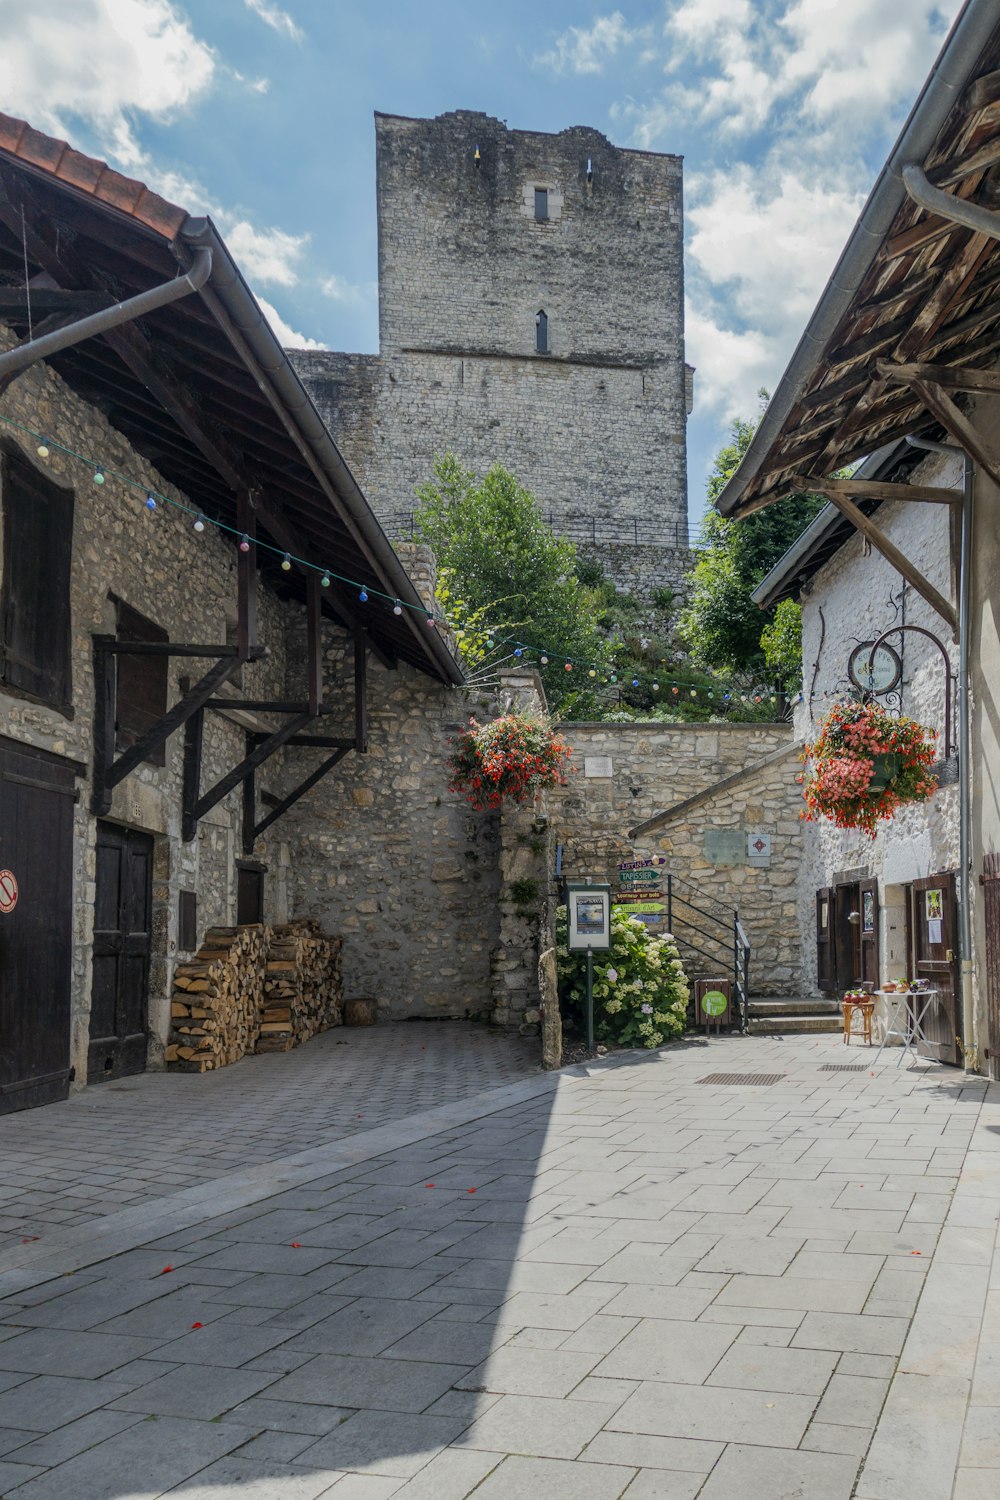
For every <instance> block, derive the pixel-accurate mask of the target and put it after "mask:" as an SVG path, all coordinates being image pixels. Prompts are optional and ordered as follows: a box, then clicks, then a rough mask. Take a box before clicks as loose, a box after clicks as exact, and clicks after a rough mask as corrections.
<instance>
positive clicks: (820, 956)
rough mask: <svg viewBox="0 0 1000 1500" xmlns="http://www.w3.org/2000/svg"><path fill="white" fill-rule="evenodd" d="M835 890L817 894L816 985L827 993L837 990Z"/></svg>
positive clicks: (822, 891)
mask: <svg viewBox="0 0 1000 1500" xmlns="http://www.w3.org/2000/svg"><path fill="white" fill-rule="evenodd" d="M833 908H834V900H833V889H832V887H831V886H824V887H823V889H822V890H819V891H817V892H816V983H817V985H818V986H819V988H820V989H821V990H823V991H824V992H825V993H828V994H832V993H833V992H834V991H835V990H836V988H837V964H836V959H835V956H834V951H833V920H834V918H833Z"/></svg>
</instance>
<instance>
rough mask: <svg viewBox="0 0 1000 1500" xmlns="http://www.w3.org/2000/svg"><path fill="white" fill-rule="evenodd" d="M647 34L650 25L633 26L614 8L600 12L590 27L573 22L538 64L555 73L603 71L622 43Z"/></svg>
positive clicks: (623, 44)
mask: <svg viewBox="0 0 1000 1500" xmlns="http://www.w3.org/2000/svg"><path fill="white" fill-rule="evenodd" d="M648 36H649V30H648V28H645V27H639V28H633V27H631V26H629V25H628V23H627V22H626V20H625V17H624V16H623V15H622V13H621V11H620V10H616V11H612V13H611V15H610V16H598V17H597V19H596V20H595V21H594V23H593V25H592V26H590V27H585V26H570V27H569V28H568V30H566V31H564V32H563V33H562V35H561V36H558V37H556V40H555V46H554V47H553V48H552V50H551V52H543V53H541V54H540V55H539V56H537V57H536V58H535V66H536V67H547V68H552V69H553V71H554V72H556V73H577V74H581V73H601V72H603V71H604V65H605V63H607V62H608V61H609V60H610V59H611V58H613V57H614V56H615V55H616V53H618V52H620V51H621V49H622V48H623V47H627V46H628V45H630V43H632V42H635V41H638V40H641V39H644V38H647V37H648Z"/></svg>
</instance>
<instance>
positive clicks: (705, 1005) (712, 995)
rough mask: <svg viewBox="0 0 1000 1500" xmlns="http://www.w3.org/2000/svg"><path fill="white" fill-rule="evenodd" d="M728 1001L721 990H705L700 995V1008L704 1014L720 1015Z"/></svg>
mask: <svg viewBox="0 0 1000 1500" xmlns="http://www.w3.org/2000/svg"><path fill="white" fill-rule="evenodd" d="M728 1005H729V1001H728V1000H727V999H726V997H725V995H724V994H723V993H722V991H721V990H706V991H705V993H704V994H703V995H702V997H701V1008H702V1010H703V1011H704V1012H705V1014H706V1016H721V1015H722V1013H723V1011H724V1010H725V1009H726V1007H727V1006H728Z"/></svg>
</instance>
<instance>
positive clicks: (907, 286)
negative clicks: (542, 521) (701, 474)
mask: <svg viewBox="0 0 1000 1500" xmlns="http://www.w3.org/2000/svg"><path fill="white" fill-rule="evenodd" d="M908 165H916V166H917V167H920V168H922V170H923V172H924V173H925V174H926V178H927V179H928V180H929V181H930V183H931V184H932V185H933V186H935V187H937V188H939V189H941V190H943V191H945V192H946V193H947V194H948V195H950V196H951V197H954V198H956V199H959V200H963V201H964V202H966V203H970V204H976V205H978V206H979V207H980V208H983V209H985V210H987V211H988V212H989V213H994V212H995V213H996V215H997V217H996V226H997V229H998V231H1000V19H998V16H997V7H996V4H995V0H967V3H966V5H965V6H964V7H963V9H962V11H961V13H960V15H959V17H958V19H957V20H956V22H955V24H954V26H953V28H952V31H951V33H950V35H949V38H948V40H947V42H946V43H945V46H944V48H943V50H942V53H941V55H940V57H939V58H938V61H937V63H936V64H935V67H934V70H933V71H932V73H931V75H930V77H929V79H928V81H927V83H926V84H925V86H924V89H923V91H922V93H921V95H920V98H919V99H918V101H917V103H916V105H915V106H914V109H913V111H912V113H911V115H910V118H909V120H908V121H907V123H906V126H905V127H904V129H903V132H902V134H901V136H900V139H899V141H898V142H897V144H896V146H895V148H894V150H893V152H892V154H891V156H890V158H889V161H888V162H887V164H886V166H885V168H883V171H882V173H881V174H880V176H879V179H878V181H877V183H876V185H875V188H874V189H873V191H872V194H871V196H870V198H869V200H868V202H867V203H866V205H865V208H864V209H863V211H862V214H861V217H860V219H859V221H858V224H857V226H856V228H855V230H854V232H853V234H852V236H851V239H850V240H849V241H848V244H847V246H846V248H845V250H844V253H843V255H842V256H841V258H840V261H839V263H838V265H837V268H836V270H835V271H834V274H833V276H832V278H831V280H830V282H829V284H828V286H827V288H826V290H825V292H824V293H823V296H822V298H821V299H820V303H819V305H818V307H817V309H816V312H815V313H814V315H813V318H812V320H811V321H810V324H809V326H808V327H807V329H806V331H805V333H804V334H803V337H802V339H801V341H800V343H799V346H798V348H797V350H796V352H795V354H794V356H793V358H792V361H791V363H790V365H789V367H788V369H787V370H786V372H785V374H784V376H783V377H782V380H781V382H780V384H779V386H778V388H777V390H776V391H775V395H774V397H773V399H772V401H771V402H770V404H769V406H768V409H767V411H766V412H765V414H764V417H763V418H762V420H761V423H760V425H759V427H758V429H757V432H756V434H755V436H754V439H753V441H752V442H751V444H750V446H749V448H748V450H747V452H746V454H745V455H744V458H743V461H742V462H741V464H740V466H739V468H738V469H737V470H736V472H735V474H734V475H733V476H732V478H731V479H730V480H729V482H728V483H727V484H726V486H725V488H724V489H723V491H722V493H721V494H720V496H719V499H718V502H717V504H718V509H719V511H720V512H721V513H722V514H723V515H725V516H733V517H738V516H744V515H748V514H750V513H751V512H753V511H755V510H758V509H760V508H762V507H763V506H767V505H770V504H772V503H773V502H774V501H776V500H779V499H782V498H784V497H785V496H787V495H789V494H792V493H795V492H798V491H802V490H803V489H811V490H814V491H818V492H820V493H823V494H826V495H827V498H828V499H830V501H831V503H833V504H834V505H835V506H836V507H837V508H838V509H839V510H840V511H841V514H842V515H843V516H844V517H845V519H846V520H847V521H848V522H849V523H850V524H851V525H852V526H854V527H855V528H856V529H859V530H862V531H864V530H865V527H864V526H863V525H862V524H861V521H860V520H859V516H862V517H863V516H865V514H866V513H867V512H870V511H871V509H872V507H873V504H876V503H878V502H880V501H882V500H889V499H893V498H898V499H904V500H913V501H918V500H928V501H932V502H933V501H934V500H937V501H939V502H941V503H949V502H952V503H953V502H954V500H955V499H957V497H956V496H949V495H948V494H946V493H940V494H938V495H936V496H935V495H933V494H931V493H927V494H918V493H916V492H915V491H914V490H913V489H912V487H910V486H908V485H905V484H899V483H896V484H889V483H883V484H881V485H880V484H879V483H878V482H873V483H872V484H871V485H869V488H868V490H867V491H865V490H862V488H861V487H860V485H858V484H857V483H854V484H853V485H852V484H850V483H849V484H847V485H840V486H839V487H838V486H837V485H835V484H831V481H830V476H831V475H833V474H834V473H835V472H836V471H837V470H840V469H843V468H845V467H847V466H849V465H851V464H853V463H855V462H856V461H857V460H859V459H861V458H863V457H865V456H866V455H869V454H872V453H874V452H875V450H877V449H882V448H884V447H886V446H887V445H890V444H892V443H894V442H895V441H897V440H900V439H902V438H904V437H905V436H906V435H908V434H915V435H916V434H921V433H923V434H927V433H928V432H929V431H930V430H931V429H937V432H936V433H935V435H936V436H940V435H941V432H942V429H943V433H944V435H945V436H947V437H949V438H951V439H952V440H955V441H957V442H959V443H963V444H964V445H965V446H969V444H970V443H971V442H973V441H978V451H977V452H975V453H974V457H975V458H976V459H977V462H979V463H980V464H982V465H983V466H985V467H986V468H987V470H988V471H989V472H990V473H991V474H992V475H993V476H994V477H998V476H1000V445H998V449H997V451H993V450H992V449H991V448H990V447H989V446H988V445H987V444H985V443H984V442H983V441H982V439H981V437H980V438H979V439H978V440H976V439H975V438H974V435H972V434H970V432H969V430H968V424H966V423H965V419H964V417H963V414H962V404H963V397H962V395H961V393H962V392H964V391H969V390H1000V379H998V376H997V373H996V370H995V367H996V365H997V363H998V359H1000V238H995V237H993V235H992V234H990V233H984V232H979V231H977V230H976V229H974V228H968V227H965V226H963V225H961V224H957V223H954V222H953V221H951V220H950V219H949V218H947V217H943V216H941V215H938V214H935V213H932V212H929V211H928V210H926V209H924V208H922V207H920V205H919V204H918V203H917V202H916V201H914V199H913V198H911V197H910V196H909V195H908V192H907V189H906V187H905V185H904V182H903V170H904V168H905V167H907V166H908ZM908 491H909V493H908ZM876 545H879V543H878V542H877V541H876ZM923 582H924V583H926V580H923ZM918 586H919V585H918ZM928 587H929V586H928ZM921 592H924V590H923V589H921ZM925 597H927V595H926V594H925ZM930 602H932V603H933V604H934V607H935V608H937V609H938V610H939V612H940V613H942V614H943V615H944V618H946V619H948V620H949V623H952V624H954V611H953V610H952V609H951V606H950V604H948V602H947V601H941V600H940V597H939V598H938V600H937V602H935V601H934V600H931V601H930Z"/></svg>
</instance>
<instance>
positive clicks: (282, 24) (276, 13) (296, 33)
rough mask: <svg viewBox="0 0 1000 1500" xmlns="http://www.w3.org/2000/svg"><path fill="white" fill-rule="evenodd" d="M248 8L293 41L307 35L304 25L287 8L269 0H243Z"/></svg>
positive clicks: (267, 24) (299, 40)
mask: <svg viewBox="0 0 1000 1500" xmlns="http://www.w3.org/2000/svg"><path fill="white" fill-rule="evenodd" d="M243 4H244V5H245V6H246V8H247V10H252V11H253V13H254V15H255V16H259V17H260V19H261V20H262V21H263V22H264V24H265V25H266V26H270V27H271V29H272V30H273V31H280V32H283V33H284V35H285V36H287V37H289V38H290V40H291V41H293V42H301V41H302V40H303V38H304V36H305V32H304V31H303V30H302V27H301V26H299V25H298V24H297V23H296V22H295V21H294V20H293V19H292V17H291V16H290V15H289V14H288V12H287V10H282V9H281V8H280V6H277V5H270V4H269V3H268V0H243Z"/></svg>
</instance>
